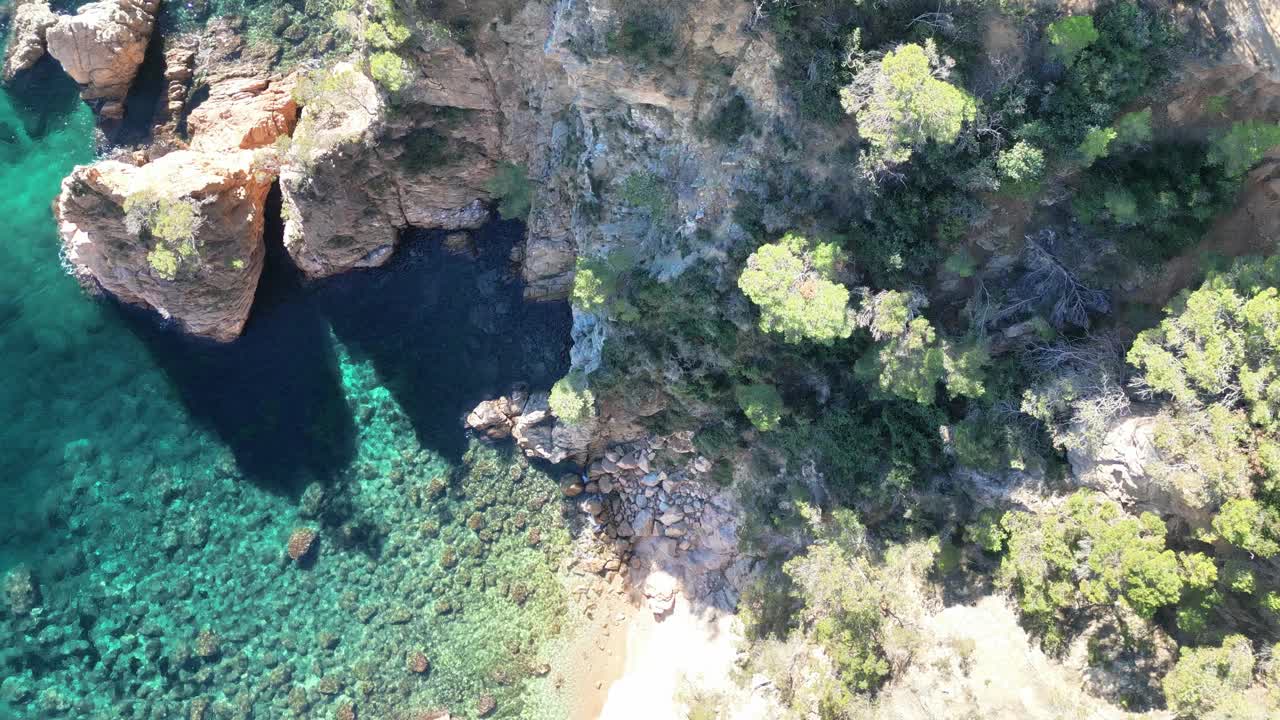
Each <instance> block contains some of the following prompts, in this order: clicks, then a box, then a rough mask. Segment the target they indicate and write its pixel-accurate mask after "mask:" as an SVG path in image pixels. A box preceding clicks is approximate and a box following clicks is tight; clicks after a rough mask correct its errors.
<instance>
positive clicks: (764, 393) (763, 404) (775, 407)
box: [733, 384, 784, 432]
mask: <svg viewBox="0 0 1280 720" xmlns="http://www.w3.org/2000/svg"><path fill="white" fill-rule="evenodd" d="M733 395H734V398H736V399H737V401H738V407H740V408H742V412H743V414H745V415H746V416H747V419H748V420H750V421H751V424H752V425H754V426H755V427H756V429H757V430H760V431H761V432H768V431H770V430H775V429H777V427H778V424H779V423H781V422H782V411H783V409H784V408H783V405H782V396H781V395H779V394H778V390H777V389H776V388H774V387H773V386H772V385H764V384H756V385H739V386H738V387H736V388H734V391H733Z"/></svg>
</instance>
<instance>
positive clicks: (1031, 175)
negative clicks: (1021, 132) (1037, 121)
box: [996, 140, 1045, 194]
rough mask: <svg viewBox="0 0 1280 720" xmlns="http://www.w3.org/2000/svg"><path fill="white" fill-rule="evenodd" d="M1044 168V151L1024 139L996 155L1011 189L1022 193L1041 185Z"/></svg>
mask: <svg viewBox="0 0 1280 720" xmlns="http://www.w3.org/2000/svg"><path fill="white" fill-rule="evenodd" d="M1044 168H1045V162H1044V151H1042V150H1041V149H1040V148H1038V147H1036V146H1035V145H1032V144H1031V143H1028V142H1026V141H1024V140H1020V141H1018V142H1017V143H1016V144H1014V146H1013V147H1011V148H1009V149H1007V150H1001V151H1000V153H999V154H998V155H996V169H997V170H999V171H1000V176H1001V177H1002V178H1004V180H1006V181H1007V182H1008V183H1009V189H1011V190H1014V191H1015V192H1021V193H1022V194H1027V193H1028V191H1030V190H1033V189H1034V188H1036V187H1038V186H1039V183H1040V178H1042V177H1043V176H1044Z"/></svg>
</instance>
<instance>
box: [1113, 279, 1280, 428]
mask: <svg viewBox="0 0 1280 720" xmlns="http://www.w3.org/2000/svg"><path fill="white" fill-rule="evenodd" d="M1278 280H1280V261H1277V260H1275V259H1269V260H1265V261H1262V260H1257V259H1243V260H1240V261H1237V262H1236V264H1235V265H1233V266H1232V268H1231V269H1230V270H1229V271H1228V272H1225V273H1213V274H1211V275H1210V276H1209V278H1208V279H1207V280H1205V282H1204V284H1203V285H1201V286H1200V288H1199V289H1197V290H1196V291H1194V292H1191V293H1187V292H1184V293H1183V294H1182V295H1180V296H1179V297H1178V298H1177V299H1176V300H1175V301H1174V302H1173V303H1172V304H1171V305H1170V307H1169V308H1167V310H1166V313H1167V314H1168V317H1166V318H1165V319H1164V320H1163V321H1162V322H1161V323H1160V325H1159V326H1157V327H1155V328H1152V329H1149V330H1144V331H1143V332H1142V333H1140V334H1139V335H1138V337H1137V339H1136V340H1134V343H1133V347H1132V348H1131V349H1130V350H1129V355H1128V359H1129V362H1130V363H1131V364H1133V365H1134V366H1135V367H1137V368H1138V369H1139V370H1140V371H1141V380H1142V382H1144V383H1145V384H1146V385H1147V386H1148V387H1149V388H1150V389H1151V390H1152V391H1154V392H1158V393H1164V394H1167V395H1169V396H1170V397H1172V398H1173V399H1174V400H1175V401H1176V402H1178V403H1181V404H1183V405H1202V404H1203V405H1209V404H1212V403H1215V402H1217V401H1222V400H1227V401H1234V400H1235V398H1237V397H1240V398H1241V399H1242V400H1243V405H1244V408H1245V410H1246V411H1247V413H1248V416H1249V420H1250V422H1252V423H1253V424H1254V425H1256V426H1258V427H1259V428H1262V429H1263V430H1266V431H1271V432H1274V431H1276V430H1280V422H1278V421H1280V333H1277V332H1276V331H1275V328H1276V327H1277V322H1280V292H1277V290H1276V289H1275V286H1276V285H1277V284H1280V283H1278V282H1277V281H1278Z"/></svg>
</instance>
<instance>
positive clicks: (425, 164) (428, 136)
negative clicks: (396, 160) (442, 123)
mask: <svg viewBox="0 0 1280 720" xmlns="http://www.w3.org/2000/svg"><path fill="white" fill-rule="evenodd" d="M403 143H404V152H403V153H402V154H401V155H400V165H401V166H403V167H404V169H406V170H409V171H411V172H425V171H427V170H430V169H431V168H434V167H439V166H441V165H444V164H446V163H447V162H449V160H450V154H449V138H448V137H447V136H445V135H443V134H441V133H440V132H439V131H438V130H436V129H435V128H429V127H421V128H414V129H413V130H412V131H411V132H410V133H409V134H408V135H406V136H405V138H404V140H403Z"/></svg>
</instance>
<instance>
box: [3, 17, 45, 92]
mask: <svg viewBox="0 0 1280 720" xmlns="http://www.w3.org/2000/svg"><path fill="white" fill-rule="evenodd" d="M57 22H58V16H57V15H54V14H53V11H52V10H50V9H49V3H48V2H46V1H45V0H34V1H33V2H26V3H23V4H21V5H19V6H18V7H17V9H16V10H15V11H14V14H13V21H12V24H11V25H10V29H9V45H8V47H7V48H6V49H5V53H4V70H3V75H0V78H3V80H4V82H6V83H8V82H11V81H12V80H13V78H14V77H15V76H17V74H18V73H20V72H22V71H23V70H26V69H28V68H30V67H31V66H32V65H35V64H36V61H38V60H39V59H40V58H42V57H44V52H45V33H46V32H47V31H48V30H49V28H51V27H53V26H54V25H55V24H57Z"/></svg>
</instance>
